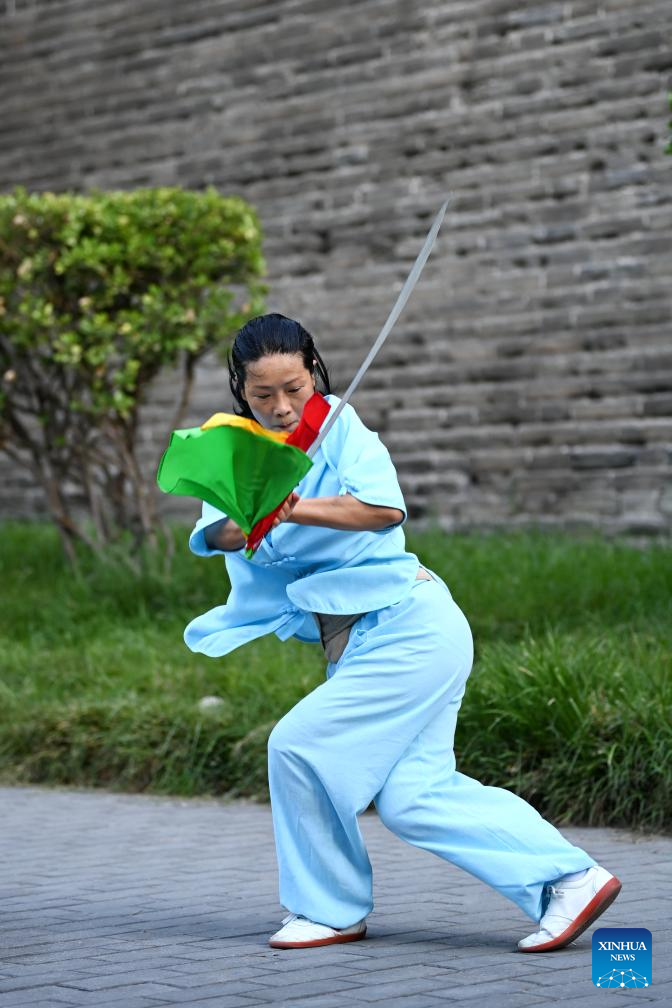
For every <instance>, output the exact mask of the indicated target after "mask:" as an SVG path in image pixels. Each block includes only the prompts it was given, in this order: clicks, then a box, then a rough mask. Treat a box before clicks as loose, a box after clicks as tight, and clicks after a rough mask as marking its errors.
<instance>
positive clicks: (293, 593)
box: [184, 395, 419, 656]
mask: <svg viewBox="0 0 672 1008" xmlns="http://www.w3.org/2000/svg"><path fill="white" fill-rule="evenodd" d="M326 398H327V401H328V402H329V403H330V405H331V406H332V409H333V408H334V407H335V406H336V405H337V404H338V402H339V399H338V398H337V397H336V396H333V395H328V396H327V397H326ZM296 492H297V493H298V494H299V496H301V497H306V498H308V497H334V496H337V495H340V494H346V493H349V494H352V496H353V497H357V498H358V499H359V500H361V501H364V502H365V503H366V504H378V505H382V506H385V507H393V508H398V509H399V510H400V511H403V513H404V518H403V520H402V521H401V522H400V523H399V524H398V525H393V526H390V527H388V528H386V529H382V530H381V531H378V532H345V531H339V530H337V529H331V528H319V527H317V526H312V525H295V524H293V523H291V522H283V523H281V524H280V525H278V526H277V528H275V529H273V530H272V531H271V532H269V533H268V534H267V535H266V537H265V539H264V540H263V542H262V543H261V545H260V547H259V549H258V550H257V552H256V553H255V554H254V556H253V558H252V559H251V560H248V559H246V557H245V555H244V551H243V549H241V550H238V551H227V552H225V553H224V557H225V562H226V569H227V571H228V574H229V579H230V581H231V593H230V595H229V597H228V599H227V602H226V605H220V606H216V607H215V608H214V609H210V610H209V612H206V613H204V614H203V615H202V616H198V617H196V619H194V620H192V622H191V623H190V624H189V625H188V626H187V628H186V630H185V633H184V640H185V642H186V644H187V646H188V647H189V648H191V650H192V651H200V652H202V653H203V654H207V655H212V656H219V655H225V654H228V653H229V652H230V651H233V650H234V648H237V647H240V646H241V645H242V644H246V643H247V642H248V641H251V640H254V639H255V638H257V637H261V636H263V635H264V634H268V633H275V634H276V636H277V637H279V638H280V640H287V638H288V637H291V636H294V637H297V638H298V639H299V640H302V641H311V642H319V634H318V632H317V625H316V623H315V619H314V617H313V616H312V613H314V612H320V613H335V614H339V615H344V614H346V613H360V612H371V611H372V610H374V609H382V608H383V607H384V606H388V605H393V604H394V603H396V602H399V601H401V599H402V598H404V597H405V596H406V595H407V594H408V592H409V591H410V589H411V586H412V584H413V582H414V580H415V576H416V573H417V570H418V565H419V561H418V558H417V556H415V554H413V553H408V552H407V551H406V548H405V537H404V532H403V529H402V528H401V525H403V524H404V522H405V521H406V506H405V504H404V498H403V495H402V493H401V489H400V487H399V483H398V480H397V473H396V470H395V468H394V465H393V464H392V460H391V458H390V454H389V452H388V450H387V448H386V447H385V445H384V444H383V443H382V442H381V440H380V438H379V437H378V435H377V434H376V433H375V432H374V431H370V430H369V429H368V428H367V427H365V425H364V424H363V423H362V421H361V420H360V419H359V417H358V416H357V413H356V412H355V410H354V409H353V407H352V406H350V405H347V406H346V407H345V408H344V409H343V411H342V412H341V414H340V416H339V418H338V420H337V421H336V423H335V424H334V426H333V427H332V429H331V430H330V431H329V434H328V435H327V437H326V438H325V439H324V441H323V442H322V445H321V446H320V448H319V449H318V451H317V452H316V454H315V457H314V459H313V467H312V469H310V471H309V472H308V473H307V474H306V476H304V478H303V479H302V480H301V482H300V483H299V485H298V486H297V488H296ZM225 517H226V515H224V514H223V513H222V512H221V511H219V510H217V508H214V507H212V505H210V504H206V503H204V504H203V511H202V515H201V518H200V519H199V520H198V521H197V523H196V525H195V527H194V530H193V532H192V533H191V536H190V539H189V547H190V549H191V550H192V551H193V552H194V553H196V554H197V555H198V556H204V557H206V556H215V555H218V554H220V553H222V551H221V550H211V549H209V548H208V546H207V544H206V542H205V529H206V528H207V527H208V525H211V524H212V523H214V522H217V521H220V520H221V519H222V518H225Z"/></svg>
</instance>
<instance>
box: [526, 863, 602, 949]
mask: <svg viewBox="0 0 672 1008" xmlns="http://www.w3.org/2000/svg"><path fill="white" fill-rule="evenodd" d="M549 889H550V893H551V898H550V900H549V903H548V906H547V908H546V913H545V914H544V916H543V917H542V918H541V920H540V921H539V924H540V929H539V931H537V932H536V934H531V935H529V936H528V937H527V938H523V940H522V941H519V942H518V951H519V952H552V951H553V949H559V948H564V946H565V945H569V944H570V942H573V941H574V939H575V938H578V937H579V935H580V934H582V933H583V932H584V931H585V930H586V928H587V927H590V925H591V924H592V923H593V921H594V920H597V918H598V917H599V916H600V914H601V913H603V912H604V911H605V910H606V909H607V907H608V906H610V904H611V903H613V902H614V900H615V899H616V897H617V896H618V894H619V892H620V891H621V883H620V882H619V880H618V879H617V878H616V877H615V876H614V875H610V874H609V872H608V871H607V870H606V868H601V867H600V866H599V865H593V867H592V868H588V870H587V871H586V873H585V875H583V876H582V877H581V878H578V879H575V878H572V876H571V875H566V876H565V877H564V878H561V879H559V880H558V882H557V883H556V884H555V885H552V886H549Z"/></svg>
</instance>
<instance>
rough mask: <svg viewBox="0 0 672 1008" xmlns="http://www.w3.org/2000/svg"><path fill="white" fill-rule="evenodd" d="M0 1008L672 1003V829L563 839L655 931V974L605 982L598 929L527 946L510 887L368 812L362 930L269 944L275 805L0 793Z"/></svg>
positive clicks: (275, 919) (620, 923)
mask: <svg viewBox="0 0 672 1008" xmlns="http://www.w3.org/2000/svg"><path fill="white" fill-rule="evenodd" d="M0 806H1V807H2V812H1V818H0V824H1V825H0V863H1V875H0V915H1V919H2V931H1V937H0V941H1V942H2V958H1V961H0V1006H1V1008H19V1006H24V1005H28V1006H30V1008H47V1006H49V1008H67V1006H81V1005H95V1006H96V1008H108V1006H109V1008H140V1006H143V1008H149V1006H155V1008H156V1006H172V1005H183V1006H187V1005H189V1006H192V1005H193V1006H196V1005H199V1006H209V1008H254V1006H259V1008H261V1006H267V1005H269V1004H272V1005H286V1006H291V1008H294V1006H299V1008H301V1006H303V1005H305V1006H306V1008H307V1006H308V1005H310V1006H311V1008H352V1006H353V1005H363V1006H367V1005H371V1006H381V1008H382V1006H385V1008H387V1006H389V1005H392V1006H395V1008H435V1006H439V1005H440V1004H446V1003H451V1002H455V1003H457V1004H460V1003H462V1002H465V1003H468V1002H470V1001H471V1002H473V1001H477V1000H479V999H486V998H487V999H489V1001H490V1002H491V1003H492V1004H493V1005H494V1006H499V1005H503V1006H506V1008H524V1006H528V1005H530V1006H532V1005H539V1006H541V1005H548V1004H554V1003H557V1002H559V1001H567V1002H568V1003H569V1004H570V1006H571V1008H574V1006H577V1008H584V1006H585V1008H592V1006H593V1005H597V1004H598V1003H599V1005H600V1006H601V1008H603V1006H604V1004H605V1002H606V1001H610V1002H612V1003H613V1002H614V1001H618V1004H619V1008H625V1006H630V1005H635V1004H644V1003H646V1004H650V1003H651V1002H655V1001H658V1002H659V1003H660V1005H661V1006H662V1005H665V1004H667V1005H669V1004H672V957H671V956H670V944H671V943H670V936H671V931H672V916H671V914H670V906H671V905H672V904H671V903H670V895H672V885H671V862H672V858H671V855H672V839H670V838H664V837H655V836H654V837H637V836H632V835H630V834H627V833H624V832H621V831H616V830H591V829H568V830H565V833H566V835H567V836H568V837H569V838H570V839H572V840H573V841H574V842H576V843H579V844H580V845H581V846H583V847H585V848H587V849H588V850H589V851H590V853H591V854H592V855H593V856H594V857H595V858H596V859H597V860H599V861H601V862H602V863H603V864H605V865H606V866H607V867H609V868H611V869H612V870H613V871H614V872H616V873H617V874H618V875H619V876H620V877H621V879H622V880H623V883H624V889H623V892H622V893H621V896H620V897H619V899H618V900H617V901H616V903H614V904H613V905H612V907H611V908H610V909H609V910H608V911H607V912H606V914H605V915H604V916H603V917H602V918H601V920H600V926H610V927H647V928H649V929H650V930H651V931H652V933H653V938H654V967H653V984H652V986H651V987H649V988H646V989H640V990H630V991H628V990H625V991H620V990H619V991H614V990H612V991H609V992H608V993H605V992H603V991H598V990H597V989H596V988H595V987H594V986H593V985H592V982H591V942H590V935H591V933H592V929H591V931H588V932H586V933H585V934H584V935H583V936H582V937H581V938H580V939H579V941H578V942H577V944H576V945H575V946H573V947H571V948H570V949H567V950H564V951H562V952H557V953H555V954H551V955H545V956H541V955H538V956H523V955H520V954H518V953H515V952H513V948H514V946H515V942H516V941H517V939H518V938H519V937H521V936H522V935H525V934H527V933H528V932H529V930H530V927H529V922H528V920H527V918H526V917H524V915H522V914H521V913H520V912H519V911H518V910H517V909H516V908H515V907H514V906H513V904H510V903H509V902H508V901H507V900H505V899H504V898H503V897H500V896H499V895H498V894H496V893H493V892H492V891H491V890H490V889H488V888H487V887H486V886H484V885H483V884H481V883H480V882H478V881H476V880H475V879H472V878H471V877H470V876H468V875H466V874H464V873H463V872H460V871H458V870H457V869H455V868H453V867H452V866H451V865H448V864H446V863H445V862H442V861H440V860H439V859H438V858H435V857H433V856H432V855H430V854H427V853H425V852H423V851H418V850H416V849H415V848H412V847H409V846H407V845H406V844H404V843H402V842H401V841H400V840H398V839H397V838H396V837H394V836H392V834H390V833H389V832H388V831H387V830H386V829H385V828H384V827H383V826H382V825H381V823H380V822H379V821H378V819H377V818H376V816H375V814H371V813H367V814H366V815H365V816H363V818H362V829H363V832H364V834H365V837H366V840H367V844H368V846H369V851H370V855H371V860H372V863H373V867H374V873H375V885H376V890H375V895H376V909H375V911H374V913H373V914H372V915H371V917H370V918H369V934H370V937H369V938H368V939H367V940H366V941H363V942H356V943H353V944H350V945H341V946H332V947H331V948H323V949H306V950H303V951H293V952H292V951H285V952H281V951H276V950H273V949H270V948H269V947H268V946H267V944H266V939H267V937H268V935H269V934H271V933H272V932H273V931H275V930H276V929H277V927H278V925H279V922H280V918H281V917H282V916H283V913H284V912H283V910H282V909H281V907H280V906H279V904H278V902H277V888H276V882H277V879H276V866H275V854H274V848H273V833H272V825H271V817H270V810H269V808H268V807H267V806H261V805H255V804H251V803H247V802H236V803H231V804H225V803H220V802H209V801H182V800H174V799H157V798H146V797H140V796H126V795H111V794H106V793H103V792H101V793H97V792H93V793H92V792H73V791H51V790H44V789H37V788H35V789H33V788H17V789H13V788H12V789H10V788H5V789H0Z"/></svg>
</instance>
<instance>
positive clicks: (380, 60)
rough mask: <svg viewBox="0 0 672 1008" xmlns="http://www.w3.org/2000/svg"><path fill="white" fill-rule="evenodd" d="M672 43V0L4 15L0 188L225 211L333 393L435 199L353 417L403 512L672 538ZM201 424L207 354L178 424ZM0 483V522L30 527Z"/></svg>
mask: <svg viewBox="0 0 672 1008" xmlns="http://www.w3.org/2000/svg"><path fill="white" fill-rule="evenodd" d="M671 28H672V7H671V5H670V3H669V0H638V2H637V3H632V2H625V0H601V2H592V0H591V2H588V0H570V2H563V3H526V4H523V3H513V2H509V0H434V2H431V0H430V2H426V3H422V4H415V3H409V2H407V0H406V2H402V0H360V2H348V0H346V2H343V3H340V4H334V3H332V2H329V0H275V2H271V0H267V2H262V0H236V2H235V3H234V2H227V0H191V2H190V3H188V4H185V3H182V2H178V0H144V2H140V3H138V2H137V0H106V2H105V3H102V2H101V0H98V2H92V0H88V2H85V0H49V2H46V0H0V40H1V41H0V45H1V46H2V52H1V53H0V95H1V96H2V98H1V102H2V116H1V117H0V189H3V190H7V189H10V188H12V187H13V186H14V185H15V184H17V183H22V184H24V185H26V186H27V187H29V188H35V189H46V188H49V189H66V188H71V189H77V190H86V189H87V188H90V187H93V186H96V187H105V188H114V187H117V188H119V187H121V188H130V187H133V186H138V185H153V184H170V185H172V184H179V185H183V186H186V187H193V188H199V187H202V186H203V185H205V184H208V183H212V184H214V185H216V186H217V187H218V188H219V189H220V190H221V191H223V192H236V193H240V194H242V195H243V196H245V197H246V198H247V199H249V200H250V201H252V202H253V203H254V204H255V205H256V206H257V207H258V209H259V212H260V215H261V219H262V222H263V226H264V231H265V235H266V242H265V249H266V256H267V261H268V266H269V283H270V285H271V294H270V297H269V308H270V309H272V310H279V311H282V312H284V313H285V314H289V315H292V314H293V315H295V316H297V317H299V318H300V319H301V320H302V322H303V323H304V325H306V326H307V328H309V329H310V330H311V332H312V333H313V335H314V336H315V338H316V340H317V342H318V346H319V347H320V348H321V350H322V352H323V354H324V356H325V357H326V359H327V362H328V363H329V364H330V366H331V371H332V375H333V378H334V384H335V386H336V391H342V390H343V389H344V388H345V386H346V385H347V383H348V381H349V379H350V377H351V376H352V374H353V372H354V370H355V369H356V366H357V365H358V364H359V362H360V361H361V359H362V358H363V356H364V354H365V353H366V350H367V348H368V345H369V343H370V342H371V341H372V340H373V338H374V337H375V335H376V334H377V332H378V330H379V328H380V326H381V325H382V323H383V321H384V319H385V317H386V315H387V312H388V311H389V309H390V307H391V305H392V303H393V301H394V298H395V296H396V294H397V292H398V289H399V287H400V285H401V282H402V281H403V279H404V277H405V275H406V272H407V271H408V269H409V267H410V265H411V262H412V260H413V258H414V257H415V254H416V252H417V250H418V249H419V247H420V244H421V242H422V240H423V237H424V234H425V232H426V230H427V228H428V226H429V223H430V220H431V218H432V216H433V215H434V213H435V212H436V210H437V208H438V206H439V205H440V203H441V200H442V198H443V195H444V193H445V192H446V191H451V192H452V193H453V202H452V205H451V208H450V211H449V214H448V216H447V218H446V222H445V224H444V226H443V229H442V232H441V235H440V237H439V242H438V244H437V247H436V249H435V251H434V253H433V256H432V258H431V259H430V262H429V263H428V265H427V267H426V269H425V272H424V274H423V277H422V280H421V281H420V284H419V286H418V287H417V288H416V291H415V293H414V295H413V298H412V300H411V302H410V303H409V305H408V307H407V309H406V311H405V312H404V314H403V315H402V318H401V320H400V322H399V323H398V324H397V327H396V329H395V331H394V333H393V335H392V336H391V337H390V339H389V341H388V344H386V347H385V348H384V350H383V351H382V353H381V355H380V357H379V359H378V360H377V362H376V363H375V364H374V366H373V368H372V370H371V371H370V372H369V375H368V376H367V378H366V379H365V384H364V385H363V386H362V388H361V391H360V392H359V393H358V395H357V397H356V399H355V405H356V406H357V408H358V409H359V411H360V413H361V414H362V416H363V417H364V419H365V420H366V421H367V422H368V423H369V425H370V426H372V427H374V428H375V429H377V430H379V431H380V432H381V434H382V435H383V437H384V440H385V441H386V443H387V444H388V446H389V448H390V450H391V452H392V455H393V458H394V459H395V462H396V463H397V467H398V470H399V473H400V479H401V482H402V486H403V488H404V491H405V494H406V497H407V501H408V504H409V506H410V511H411V514H412V516H414V517H415V518H416V519H439V520H440V521H441V523H442V524H443V526H444V527H446V528H455V527H468V526H472V525H498V524H507V525H511V524H518V523H526V522H530V521H531V522H535V523H543V524H561V525H571V524H574V523H577V522H580V523H588V524H592V525H596V526H599V527H601V528H603V529H605V530H608V531H617V530H630V531H641V530H647V531H649V530H661V529H666V530H669V529H670V528H671V527H672V483H671V481H670V472H671V463H672V339H671V336H670V318H671V314H672V309H671V298H670V274H671V273H672V269H671V267H672V239H671V229H670V224H671V222H672V190H671V186H670V170H671V169H672V158H666V156H665V155H664V154H663V148H664V146H665V143H666V137H667V119H668V110H667V104H666V91H667V89H668V86H669V83H670V69H671V68H672V49H671V48H670V38H671V35H670V29H671ZM173 399H174V393H173V382H172V376H171V375H166V376H164V377H163V379H162V380H161V381H160V382H159V383H157V386H156V388H155V389H154V391H153V394H152V399H151V401H150V402H149V403H148V404H147V407H146V410H145V424H144V427H143V437H144V444H145V452H146V458H147V464H148V465H153V464H154V461H155V458H156V456H157V454H158V453H159V452H160V450H161V447H162V446H163V444H164V443H165V439H166V434H167V429H166V424H167V418H168V417H169V407H170V406H171V404H172V402H173ZM217 408H229V400H228V395H227V393H226V380H225V376H224V373H223V372H222V371H221V369H218V368H216V367H213V362H211V361H207V362H204V364H203V366H202V367H201V368H200V369H199V375H198V382H197V386H196V394H195V398H194V402H193V407H192V415H191V417H190V418H189V422H192V421H193V422H194V423H195V422H197V421H198V420H199V419H200V418H202V417H203V416H205V415H208V414H209V413H210V412H213V411H214V410H215V409H217ZM0 471H1V472H2V476H3V478H2V481H0V482H1V484H2V485H1V487H0V512H1V513H4V514H17V513H31V512H35V511H36V510H39V508H40V497H39V494H37V492H36V491H35V490H34V488H32V487H31V486H30V484H29V483H28V481H27V480H25V479H24V478H22V477H21V476H20V475H17V474H15V473H14V472H13V471H11V470H10V469H9V468H8V467H6V466H5V467H2V468H1V469H0ZM172 503H174V502H172V501H171V504H172ZM188 509H189V510H190V511H192V510H193V507H192V506H191V505H189V508H188Z"/></svg>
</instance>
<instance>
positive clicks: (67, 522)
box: [0, 188, 264, 560]
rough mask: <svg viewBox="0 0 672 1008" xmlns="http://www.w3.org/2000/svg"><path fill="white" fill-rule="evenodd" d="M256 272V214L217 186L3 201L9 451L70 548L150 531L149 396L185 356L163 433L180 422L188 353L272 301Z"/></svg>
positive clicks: (2, 405)
mask: <svg viewBox="0 0 672 1008" xmlns="http://www.w3.org/2000/svg"><path fill="white" fill-rule="evenodd" d="M263 269H264V262H263V258H262V254H261V236H260V229H259V223H258V220H257V217H256V215H255V213H254V211H253V210H252V208H251V207H250V206H249V205H247V204H246V203H245V202H244V201H243V200H242V199H239V198H237V197H222V196H220V195H219V194H218V193H217V192H216V191H215V190H214V189H212V188H210V189H208V190H207V191H205V192H199V193H197V192H185V191H182V190H180V189H169V188H162V189H144V190H137V191H134V192H107V193H105V192H94V193H90V194H88V195H74V194H54V193H36V194H29V193H27V192H25V191H24V190H22V189H17V190H16V191H15V192H14V193H12V194H11V195H4V196H0V448H2V449H3V450H4V452H5V453H6V454H7V455H8V456H9V457H10V458H11V459H12V460H14V462H15V463H16V464H18V465H21V466H27V467H28V469H29V470H30V473H31V475H32V477H33V479H34V480H35V481H36V483H38V484H39V485H40V486H41V487H42V489H43V490H44V494H45V499H46V501H47V505H48V508H49V512H50V515H51V517H52V519H53V520H54V522H55V523H56V525H57V527H58V529H59V531H60V533H61V536H62V539H63V542H64V545H65V546H66V549H67V551H68V553H69V556H70V558H71V559H73V560H74V557H75V551H74V549H73V545H72V544H73V541H74V540H77V539H79V540H83V541H85V542H87V543H88V545H89V546H90V547H92V548H93V549H98V550H100V549H101V547H102V545H103V544H109V543H110V542H114V541H115V540H117V539H118V538H120V536H121V535H122V533H123V532H127V533H130V534H131V536H132V541H133V542H134V543H135V544H138V543H140V542H142V541H143V540H146V539H151V537H152V536H153V534H154V533H155V530H156V529H157V527H158V519H157V513H156V491H155V486H154V479H155V471H154V470H152V471H146V472H142V470H141V466H140V464H139V462H138V457H137V444H136V441H137V427H138V409H139V406H140V404H141V401H142V397H143V394H144V393H145V391H146V389H147V386H148V384H149V382H151V380H152V379H153V378H154V377H155V375H156V374H157V373H158V372H159V370H160V369H161V368H163V367H165V366H176V365H179V367H180V374H181V393H180V395H179V397H177V396H176V416H175V417H174V418H167V421H166V429H167V431H168V430H170V429H171V427H174V426H179V425H180V422H181V416H182V414H183V413H184V409H185V408H186V405H187V402H188V398H189V392H190V389H191V382H192V375H193V369H194V364H195V362H196V361H197V360H198V358H199V357H200V356H201V355H202V354H203V353H205V352H206V351H207V350H209V349H211V348H213V347H220V348H222V347H224V346H226V344H227V340H228V338H229V336H230V335H231V334H232V333H233V332H234V331H235V330H236V329H238V328H239V327H240V326H241V325H242V324H243V323H244V322H245V321H246V320H247V319H248V318H250V317H251V316H253V315H256V314H258V313H259V312H260V311H261V310H262V309H263V304H262V296H263V288H262V286H261V284H260V281H259V277H260V276H261V275H262V273H263ZM177 384H179V383H177ZM178 398H179V402H178ZM171 420H172V423H171ZM157 461H158V460H157ZM82 509H83V510H84V513H85V518H86V519H87V520H86V521H82V520H81V519H80V518H79V517H78V515H79V514H81V511H82Z"/></svg>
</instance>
